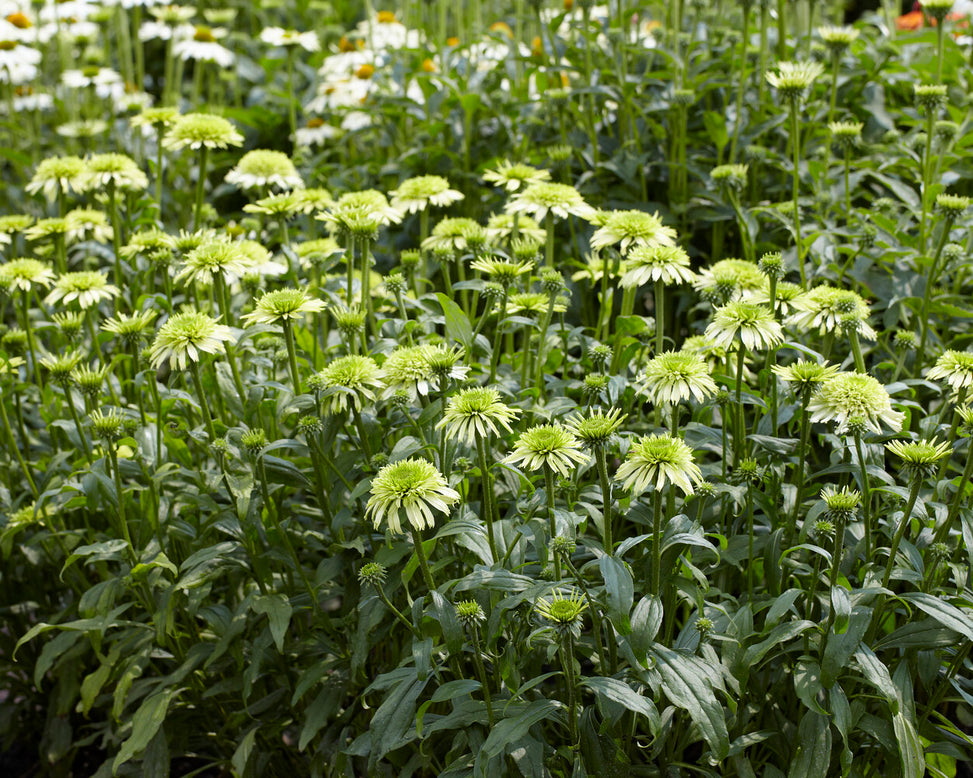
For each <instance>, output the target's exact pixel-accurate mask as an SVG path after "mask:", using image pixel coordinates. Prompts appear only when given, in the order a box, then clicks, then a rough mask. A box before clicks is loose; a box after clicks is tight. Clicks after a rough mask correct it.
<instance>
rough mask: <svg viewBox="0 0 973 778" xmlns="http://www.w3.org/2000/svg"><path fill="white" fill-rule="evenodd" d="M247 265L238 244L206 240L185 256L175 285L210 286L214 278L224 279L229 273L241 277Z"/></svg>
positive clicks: (221, 240)
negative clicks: (193, 284) (198, 284)
mask: <svg viewBox="0 0 973 778" xmlns="http://www.w3.org/2000/svg"><path fill="white" fill-rule="evenodd" d="M248 265H249V262H248V257H247V256H246V254H245V253H244V252H243V250H242V249H241V247H240V244H239V243H235V242H231V241H228V240H224V239H216V240H208V241H206V242H204V243H202V244H201V245H200V246H198V247H196V248H194V249H192V250H190V251H189V252H188V253H187V254H186V255H185V258H184V259H183V268H182V270H180V271H179V273H178V274H177V275H176V283H183V282H186V283H189V284H191V283H196V282H202V283H204V284H210V283H212V282H213V278H214V277H215V276H219V277H220V278H221V279H226V277H227V276H229V275H230V274H231V273H234V274H241V275H242V274H243V273H244V272H246V270H247V268H248ZM220 304H222V301H220Z"/></svg>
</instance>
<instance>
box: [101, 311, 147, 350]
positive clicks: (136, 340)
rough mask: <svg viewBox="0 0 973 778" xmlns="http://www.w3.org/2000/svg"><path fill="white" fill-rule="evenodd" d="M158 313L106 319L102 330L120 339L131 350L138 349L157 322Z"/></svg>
mask: <svg viewBox="0 0 973 778" xmlns="http://www.w3.org/2000/svg"><path fill="white" fill-rule="evenodd" d="M156 315H157V312H156V311H153V310H152V309H147V310H144V311H142V312H140V313H133V314H131V315H129V314H126V313H120V314H118V315H117V316H114V317H112V318H110V319H105V321H104V322H102V324H101V329H102V330H104V331H105V332H111V333H113V334H115V335H117V336H118V337H120V338H121V339H122V340H123V341H124V342H125V345H126V346H128V347H129V348H137V347H138V346H139V345H140V344H141V342H142V341H143V340H144V339H145V337H146V335H147V331H148V328H149V326H150V325H151V324H152V322H153V321H154V320H155V317H156Z"/></svg>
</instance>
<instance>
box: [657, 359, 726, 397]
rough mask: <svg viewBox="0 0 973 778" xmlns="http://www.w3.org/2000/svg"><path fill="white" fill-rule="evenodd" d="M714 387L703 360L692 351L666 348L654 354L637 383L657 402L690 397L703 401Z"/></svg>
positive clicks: (711, 393) (712, 392) (715, 387)
mask: <svg viewBox="0 0 973 778" xmlns="http://www.w3.org/2000/svg"><path fill="white" fill-rule="evenodd" d="M717 388H718V387H717V386H716V381H714V380H713V378H712V376H711V375H710V368H709V366H708V365H707V364H706V360H705V359H703V357H702V356H700V355H699V354H697V353H694V352H691V351H666V352H663V353H662V354H659V355H658V356H655V357H653V358H652V359H651V360H649V362H648V364H647V365H646V366H645V370H644V372H643V373H642V376H641V380H640V382H639V387H638V389H639V391H640V392H641V393H643V394H646V395H648V396H649V397H650V398H651V399H652V402H653V403H655V404H656V405H675V404H676V403H679V402H682V401H683V400H689V398H690V397H694V398H695V399H696V401H697V402H703V401H704V400H705V399H706V398H707V397H712V396H713V395H714V394H716V391H717Z"/></svg>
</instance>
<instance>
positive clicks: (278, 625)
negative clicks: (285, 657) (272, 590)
mask: <svg viewBox="0 0 973 778" xmlns="http://www.w3.org/2000/svg"><path fill="white" fill-rule="evenodd" d="M250 608H251V609H252V610H253V612H254V613H266V614H267V619H268V620H269V621H270V634H271V636H272V637H273V638H274V645H275V646H277V652H278V653H280V654H283V653H284V636H285V635H286V634H287V627H288V626H289V625H290V623H291V613H293V611H294V609H293V608H292V607H291V604H290V602H289V601H288V599H287V598H286V597H284V596H283V595H282V594H266V595H263V596H260V597H255V598H254V600H253V602H251V603H250Z"/></svg>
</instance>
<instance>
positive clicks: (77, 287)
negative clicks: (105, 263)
mask: <svg viewBox="0 0 973 778" xmlns="http://www.w3.org/2000/svg"><path fill="white" fill-rule="evenodd" d="M119 294H121V290H120V289H119V288H118V287H117V286H115V285H114V284H109V283H108V280H107V278H105V276H104V275H103V274H102V273H99V272H98V271H97V270H79V271H77V272H74V273H64V274H62V275H61V276H59V277H58V279H57V281H55V282H54V288H53V289H52V290H51V291H50V292H49V293H48V295H47V297H45V298H44V302H45V303H46V304H47V305H53V304H54V303H57V302H63V303H70V302H73V301H74V300H77V301H78V305H79V306H80V307H81V308H82V310H88V309H89V308H91V307H92V306H95V305H97V304H98V303H100V302H101V301H102V300H111V299H112V298H114V297H117V296H118V295H119Z"/></svg>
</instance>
